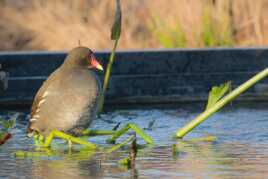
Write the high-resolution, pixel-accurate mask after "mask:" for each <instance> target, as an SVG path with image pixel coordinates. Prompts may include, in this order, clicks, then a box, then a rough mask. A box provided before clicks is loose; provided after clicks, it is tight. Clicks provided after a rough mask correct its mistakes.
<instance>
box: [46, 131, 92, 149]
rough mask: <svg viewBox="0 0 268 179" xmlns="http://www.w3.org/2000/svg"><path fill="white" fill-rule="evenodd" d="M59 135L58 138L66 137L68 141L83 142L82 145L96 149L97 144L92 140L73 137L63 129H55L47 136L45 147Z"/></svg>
mask: <svg viewBox="0 0 268 179" xmlns="http://www.w3.org/2000/svg"><path fill="white" fill-rule="evenodd" d="M55 137H57V138H61V139H65V140H67V141H68V142H69V141H70V142H73V143H76V144H81V145H84V146H87V147H88V148H90V149H96V148H97V146H96V145H95V144H92V143H90V142H87V141H84V140H81V139H79V138H77V137H73V136H71V135H68V134H65V133H64V132H61V131H57V130H54V131H52V132H51V133H50V134H49V135H48V136H47V137H46V140H45V143H44V145H43V146H44V147H49V146H50V144H51V142H52V140H53V139H54V138H55Z"/></svg>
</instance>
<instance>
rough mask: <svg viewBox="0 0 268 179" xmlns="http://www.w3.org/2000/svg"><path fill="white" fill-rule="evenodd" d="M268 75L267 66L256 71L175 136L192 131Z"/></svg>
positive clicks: (178, 136)
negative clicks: (258, 71)
mask: <svg viewBox="0 0 268 179" xmlns="http://www.w3.org/2000/svg"><path fill="white" fill-rule="evenodd" d="M267 76H268V68H266V69H264V70H263V71H262V72H260V73H258V74H257V75H255V76H253V77H252V78H251V79H249V80H248V81H246V82H245V83H243V84H242V85H240V86H239V87H237V88H236V89H235V90H233V91H232V92H230V93H229V94H228V95H226V96H225V97H223V98H222V99H221V100H219V101H218V102H217V103H216V104H215V105H214V106H212V107H210V108H208V109H207V110H205V111H204V112H203V113H201V114H200V115H198V116H197V117H196V118H195V119H193V120H192V121H191V122H189V123H188V124H186V125H185V126H184V127H182V128H181V129H180V130H178V131H177V133H176V137H177V138H183V137H184V136H185V135H186V134H187V133H189V132H190V131H192V130H193V129H194V128H195V127H197V126H198V125H199V124H200V123H202V122H203V121H205V120H206V119H207V118H208V117H209V116H211V115H212V114H214V113H215V112H217V111H218V110H219V109H221V108H222V107H223V106H225V105H226V104H228V103H229V102H231V101H232V100H234V99H235V98H236V97H238V96H239V95H240V94H241V93H243V92H244V91H246V90H247V89H248V88H250V87H251V86H253V85H254V84H256V83H257V82H258V81H260V80H261V79H263V78H265V77H267Z"/></svg>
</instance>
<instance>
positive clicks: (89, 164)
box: [31, 150, 138, 179]
mask: <svg viewBox="0 0 268 179" xmlns="http://www.w3.org/2000/svg"><path fill="white" fill-rule="evenodd" d="M46 152H47V151H46ZM52 153H53V152H52ZM54 154H55V153H54ZM56 155H57V156H50V157H51V159H45V160H44V158H43V159H41V158H39V159H34V160H33V162H32V170H31V171H32V173H31V175H32V178H52V179H53V178H56V179H60V178H67V179H68V178H72V179H80V178H81V179H83V178H92V179H97V178H103V177H107V176H109V177H112V176H116V175H117V176H118V175H121V174H122V175H124V174H126V173H128V174H127V175H129V176H130V178H133V179H136V178H138V171H137V170H136V169H135V168H134V169H130V170H128V169H127V168H124V167H120V166H119V165H117V164H115V163H117V161H118V160H119V158H120V155H121V154H116V153H115V154H113V155H110V154H104V153H95V152H89V151H87V150H81V151H79V152H77V151H76V152H73V151H72V152H70V151H69V152H67V153H65V152H61V153H58V152H57V154H56Z"/></svg>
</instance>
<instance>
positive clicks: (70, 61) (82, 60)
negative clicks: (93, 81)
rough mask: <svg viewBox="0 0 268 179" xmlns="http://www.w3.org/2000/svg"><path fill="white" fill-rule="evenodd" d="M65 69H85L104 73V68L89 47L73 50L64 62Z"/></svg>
mask: <svg viewBox="0 0 268 179" xmlns="http://www.w3.org/2000/svg"><path fill="white" fill-rule="evenodd" d="M64 66H65V67H83V68H90V69H97V70H101V71H103V67H102V66H101V64H100V63H99V62H98V60H97V59H96V57H95V55H94V53H93V52H92V51H91V50H90V49H89V48H87V47H76V48H74V49H73V50H71V51H70V52H69V54H68V56H67V57H66V59H65V61H64Z"/></svg>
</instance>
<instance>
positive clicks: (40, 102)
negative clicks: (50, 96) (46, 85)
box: [38, 99, 46, 107]
mask: <svg viewBox="0 0 268 179" xmlns="http://www.w3.org/2000/svg"><path fill="white" fill-rule="evenodd" d="M45 101H46V100H45V99H42V100H41V101H39V103H38V107H39V106H40V105H41V104H43V103H44V102H45Z"/></svg>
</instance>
